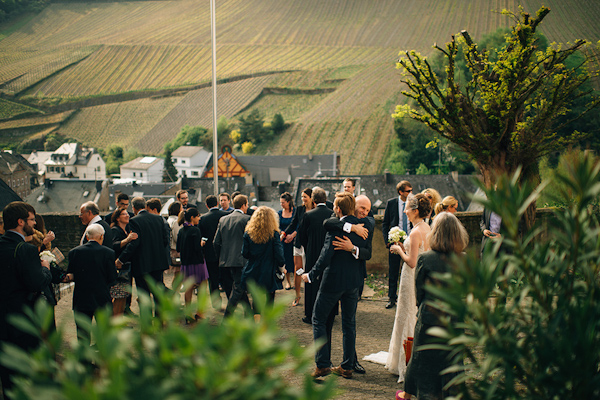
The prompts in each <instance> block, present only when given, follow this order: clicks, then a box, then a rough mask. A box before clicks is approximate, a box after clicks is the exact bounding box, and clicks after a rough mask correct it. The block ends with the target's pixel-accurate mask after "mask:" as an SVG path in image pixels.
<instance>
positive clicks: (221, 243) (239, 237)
mask: <svg viewBox="0 0 600 400" xmlns="http://www.w3.org/2000/svg"><path fill="white" fill-rule="evenodd" d="M233 206H234V207H235V209H234V210H233V211H232V212H231V213H230V214H229V215H226V216H224V217H222V218H221V220H220V221H219V225H218V226H217V232H216V234H215V239H214V242H213V244H214V248H215V254H216V255H217V256H218V257H219V268H221V270H220V271H221V277H222V278H223V279H222V281H223V282H224V284H225V287H224V288H223V289H224V290H225V293H226V294H227V298H228V299H231V298H232V297H233V295H234V293H235V294H236V296H235V298H241V299H242V301H243V302H245V303H247V304H250V302H249V301H248V296H247V295H246V294H245V293H244V294H241V292H243V289H242V287H241V286H240V282H241V279H242V268H243V267H244V264H245V263H246V259H244V257H243V256H242V244H243V243H244V230H245V229H246V225H247V224H248V221H250V216H249V215H247V214H246V210H247V209H248V198H247V197H246V196H245V195H243V194H239V195H237V196H236V197H235V199H234V200H233ZM230 303H231V302H228V304H227V308H226V309H225V315H226V316H227V315H229V314H231V313H232V312H233V311H234V310H235V306H236V305H237V304H230Z"/></svg>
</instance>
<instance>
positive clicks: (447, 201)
mask: <svg viewBox="0 0 600 400" xmlns="http://www.w3.org/2000/svg"><path fill="white" fill-rule="evenodd" d="M453 205H456V206H458V200H456V199H455V198H454V197H452V196H446V197H444V200H442V201H441V202H440V203H438V204H437V205H436V206H435V213H436V215H437V214H439V213H442V212H444V211H447V210H448V207H450V206H453Z"/></svg>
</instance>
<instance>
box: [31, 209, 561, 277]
mask: <svg viewBox="0 0 600 400" xmlns="http://www.w3.org/2000/svg"><path fill="white" fill-rule="evenodd" d="M456 216H457V217H458V218H459V219H460V220H461V222H462V223H463V225H464V226H465V228H466V229H467V232H469V238H470V241H469V248H468V249H467V250H468V251H475V252H479V247H480V246H481V231H480V229H479V220H480V219H481V212H459V213H457V214H456ZM43 217H44V222H45V224H46V229H48V230H52V231H54V233H55V234H56V239H55V240H54V242H53V245H54V246H56V247H58V248H59V249H60V250H61V251H62V252H63V253H64V255H65V257H66V256H67V253H68V252H69V250H71V249H72V248H73V247H76V246H78V245H79V241H80V240H81V236H82V235H83V231H84V227H83V225H82V223H81V220H80V219H79V215H78V214H72V213H71V214H69V213H54V214H43ZM551 217H552V209H547V208H545V209H539V210H538V212H537V218H538V220H539V221H541V223H542V226H543V231H544V232H545V231H546V226H547V222H548V219H549V218H551ZM382 221H383V217H382V216H379V215H377V216H375V224H376V226H375V233H374V236H373V255H372V257H371V260H369V261H368V262H367V270H368V271H369V272H385V273H387V271H388V250H387V249H386V247H385V241H384V240H383V233H382V232H381V224H382Z"/></svg>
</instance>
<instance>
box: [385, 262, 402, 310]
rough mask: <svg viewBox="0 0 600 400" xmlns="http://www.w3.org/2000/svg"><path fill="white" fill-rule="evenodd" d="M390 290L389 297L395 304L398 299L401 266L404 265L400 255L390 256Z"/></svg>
mask: <svg viewBox="0 0 600 400" xmlns="http://www.w3.org/2000/svg"><path fill="white" fill-rule="evenodd" d="M389 262H390V269H389V274H388V276H389V281H388V283H389V289H388V297H389V299H390V301H393V302H394V303H395V302H396V300H397V299H398V278H399V277H400V266H401V265H402V257H400V256H399V255H398V254H392V253H390V254H389Z"/></svg>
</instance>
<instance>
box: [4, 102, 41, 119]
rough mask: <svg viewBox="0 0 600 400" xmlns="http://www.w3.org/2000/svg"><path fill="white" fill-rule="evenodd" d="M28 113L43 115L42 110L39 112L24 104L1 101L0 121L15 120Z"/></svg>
mask: <svg viewBox="0 0 600 400" xmlns="http://www.w3.org/2000/svg"><path fill="white" fill-rule="evenodd" d="M28 113H37V114H39V113H41V111H40V110H37V109H35V108H32V107H27V106H25V105H23V104H19V103H15V102H12V101H8V100H4V99H0V120H2V119H8V118H15V117H18V116H19V115H22V114H28Z"/></svg>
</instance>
